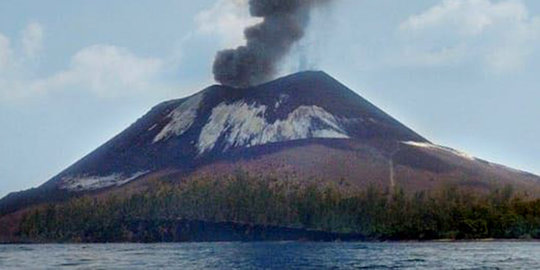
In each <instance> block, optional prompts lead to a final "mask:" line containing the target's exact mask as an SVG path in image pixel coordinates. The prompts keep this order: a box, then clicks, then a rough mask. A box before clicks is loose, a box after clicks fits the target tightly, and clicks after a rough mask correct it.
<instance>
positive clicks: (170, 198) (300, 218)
mask: <svg viewBox="0 0 540 270" xmlns="http://www.w3.org/2000/svg"><path fill="white" fill-rule="evenodd" d="M179 221H203V222H210V223H214V224H220V223H222V224H225V223H227V224H252V225H265V226H273V227H283V228H298V229H306V230H312V231H324V232H331V233H337V234H341V235H347V234H350V235H353V234H354V235H361V236H362V237H364V238H365V239H372V240H431V239H443V238H444V239H480V238H540V200H539V199H532V198H528V197H526V196H524V195H522V194H518V193H516V192H514V190H513V189H512V187H511V186H506V187H503V188H499V189H494V190H493V191H492V192H491V193H486V194H484V193H474V192H472V191H467V190H462V189H459V188H458V187H452V186H448V187H445V188H442V189H440V190H436V191H431V192H427V191H426V192H417V193H414V194H407V193H405V192H404V191H403V190H401V189H395V190H392V192H388V191H384V190H380V189H378V188H375V187H367V188H366V189H364V190H359V191H350V190H347V189H343V188H341V187H340V186H338V185H333V184H325V185H320V184H301V183H300V182H297V181H278V180H268V179H264V180H262V179H258V178H254V177H250V176H248V175H246V174H243V173H238V174H236V175H234V176H231V177H228V178H226V179H221V180H211V179H194V180H186V181H184V182H182V183H171V182H165V181H155V182H154V183H153V184H152V185H151V187H150V188H149V189H148V191H146V192H144V193H140V194H134V195H130V196H127V197H115V196H109V197H108V198H105V199H103V198H101V199H98V198H94V197H89V196H84V197H80V198H75V199H72V200H70V201H68V202H66V203H62V204H50V205H48V206H45V207H41V208H39V209H36V210H34V211H31V212H29V213H28V214H27V215H26V216H25V217H24V218H23V219H22V222H21V224H20V236H21V239H24V240H26V241H33V242H47V241H55V242H58V241H59V242H122V241H147V242H152V241H178V240H179V239H180V240H181V239H183V238H181V237H179V236H178V235H181V234H182V232H184V235H185V234H186V233H188V232H189V233H197V230H199V228H197V227H196V226H195V227H194V226H189V224H188V225H187V226H186V225H185V224H186V223H183V224H184V225H183V226H179ZM201 230H202V229H201Z"/></svg>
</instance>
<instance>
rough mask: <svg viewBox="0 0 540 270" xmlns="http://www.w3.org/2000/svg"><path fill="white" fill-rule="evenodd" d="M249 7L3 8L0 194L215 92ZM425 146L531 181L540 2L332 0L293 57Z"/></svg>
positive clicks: (209, 2)
mask: <svg viewBox="0 0 540 270" xmlns="http://www.w3.org/2000/svg"><path fill="white" fill-rule="evenodd" d="M256 22H257V20H256V19H253V18H250V17H249V16H248V12H247V8H246V0H198V1H188V0H163V1H159V2H156V1H149V0H146V1H143V0H138V1H130V2H129V4H127V2H126V1H121V0H107V1H105V0H95V1H82V0H78V1H68V0H63V1H62V0H58V1H28V0H5V1H1V2H0V196H3V195H5V194H7V193H8V192H11V191H16V190H21V189H26V188H30V187H33V186H37V185H39V184H41V183H43V182H45V181H46V180H48V179H49V178H50V177H52V176H54V175H55V174H57V173H58V172H60V171H61V170H62V169H64V168H66V167H67V166H69V165H70V164H72V163H73V162H75V161H76V160H78V159H79V158H81V157H82V156H84V155H85V154H87V153H89V152H90V151H92V150H93V149H95V148H96V147H97V146H99V145H101V144H102V143H104V142H105V141H107V140H108V139H110V138H111V137H113V136H114V135H115V134H117V133H118V132H120V131H122V130H123V129H124V128H126V127H127V126H128V125H129V124H131V123H132V122H134V121H135V120H136V119H137V118H138V117H140V116H142V115H143V114H144V113H145V112H146V111H148V110H149V109H150V108H151V107H152V106H153V105H155V104H157V103H158V102H160V101H164V100H167V99H171V98H178V97H183V96H186V95H189V94H192V93H194V92H197V91H199V90H201V89H202V88H204V87H206V86H208V85H209V84H212V83H213V82H212V76H211V64H212V59H213V57H214V55H215V52H216V51H217V50H219V49H223V48H228V47H234V46H237V45H240V44H242V42H243V38H242V29H243V27H245V26H246V25H250V24H253V23H256ZM304 58H307V59H308V66H309V67H311V68H313V69H319V70H324V71H326V72H327V73H329V74H330V75H332V76H334V77H335V78H336V79H338V80H340V81H342V82H343V83H345V84H346V85H348V86H349V87H350V88H352V89H354V90H355V91H357V92H358V93H359V94H360V95H362V96H363V97H365V98H367V99H369V100H370V101H372V102H373V103H375V104H376V105H377V106H379V107H381V108H382V109H383V110H385V111H387V112H388V113H390V114H391V115H393V116H394V117H396V118H397V119H399V120H400V121H402V122H403V123H405V124H406V125H408V126H409V127H411V128H413V129H414V130H416V131H417V132H419V133H420V134H422V135H424V136H426V137H427V138H428V139H430V140H432V141H433V142H435V143H438V144H443V145H448V146H451V147H454V148H457V149H459V150H463V151H465V152H468V153H470V154H472V155H475V156H478V157H480V158H484V159H488V160H490V161H494V162H498V163H502V164H505V165H508V166H511V167H515V168H519V169H524V170H528V171H531V172H534V173H537V174H540V163H539V162H538V161H540V140H538V138H539V137H540V125H539V124H538V119H539V117H538V116H540V106H539V105H540V102H539V101H540V89H539V88H540V77H539V76H538V70H540V2H539V1H535V0H521V1H520V0H499V1H495V0H417V1H398V0H377V1H368V0H334V2H333V4H332V5H331V7H330V8H327V9H324V10H316V11H314V14H313V18H312V22H311V26H310V29H309V31H308V35H307V36H306V38H305V39H304V40H303V41H302V42H301V43H300V44H298V45H297V46H296V47H295V48H294V49H293V51H292V53H291V55H290V56H289V57H288V58H287V59H286V61H284V63H283V65H282V69H281V70H282V71H281V73H282V74H286V73H289V72H294V71H297V68H296V67H297V66H298V65H297V63H298V62H299V59H304Z"/></svg>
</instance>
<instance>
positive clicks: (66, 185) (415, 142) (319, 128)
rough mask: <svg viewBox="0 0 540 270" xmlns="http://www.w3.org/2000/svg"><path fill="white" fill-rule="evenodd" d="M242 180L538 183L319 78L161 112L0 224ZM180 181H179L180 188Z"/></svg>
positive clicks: (200, 97) (7, 208)
mask: <svg viewBox="0 0 540 270" xmlns="http://www.w3.org/2000/svg"><path fill="white" fill-rule="evenodd" d="M238 170H243V171H246V172H249V174H250V175H253V176H257V177H263V178H268V177H271V178H274V179H282V180H283V181H289V180H291V179H296V180H299V181H304V182H335V183H344V182H346V183H347V185H348V186H347V188H352V189H362V188H365V187H367V186H374V187H379V188H381V189H386V190H391V189H394V188H401V189H403V190H405V191H408V192H417V191H422V190H432V189H435V188H437V187H441V186H444V185H449V184H453V185H457V186H460V187H463V188H466V189H470V190H474V191H479V192H482V191H488V190H490V189H492V188H493V187H497V186H504V185H508V184H511V185H513V186H514V187H515V188H516V189H519V190H523V191H526V192H529V193H531V194H538V190H539V187H540V178H539V177H537V176H535V175H532V174H530V173H527V172H523V171H518V170H514V169H510V168H507V167H505V166H502V165H498V164H494V163H490V162H487V161H484V160H481V159H478V158H475V157H472V156H470V155H467V154H465V153H462V152H460V151H457V150H454V149H451V148H448V147H444V146H440V145H436V144H434V143H432V142H430V141H428V140H427V139H425V138H424V137H422V136H421V135H419V134H417V133H415V132H414V131H413V130H411V129H409V128H408V127H406V126H405V125H403V124H401V123H400V122H398V121H397V120H396V119H394V118H392V117H391V116H389V115H388V114H386V113H385V112H383V111H382V110H380V109H378V108H377V107H376V106H374V105H373V104H371V103H370V102H368V101H367V100H365V99H363V98H362V97H361V96H359V95H358V94H356V93H355V92H353V91H352V90H350V89H348V88H347V87H346V86H344V85H342V84H341V83H339V82H338V81H336V80H335V79H333V78H332V77H330V76H329V75H327V74H326V73H324V72H315V71H310V72H301V73H297V74H293V75H290V76H287V77H283V78H280V79H277V80H275V81H272V82H269V83H266V84H262V85H259V86H254V87H250V88H244V89H236V88H231V87H226V86H221V85H214V86H211V87H209V88H206V89H204V90H202V91H201V92H199V93H197V94H195V95H192V96H190V97H187V98H183V99H177V100H171V101H167V102H163V103H161V104H159V105H157V106H155V107H154V108H152V109H151V110H150V111H149V112H148V113H147V114H146V115H144V116H143V117H142V118H140V119H139V120H137V121H136V122H135V123H134V124H132V125H131V126H130V127H128V128H127V129H126V130H125V131H123V132H121V133H120V134H118V135H117V136H116V137H114V138H113V139H111V140H110V141H108V142H107V143H105V144H104V145H102V146H101V147H99V148H97V149H96V150H95V151H93V152H92V153H90V154H89V155H87V156H86V157H84V158H82V159H81V160H79V161H78V162H76V163H75V164H73V165H72V166H70V167H68V168H67V169H66V170H64V171H62V172H61V173H59V174H58V175H57V176H55V177H53V178H52V179H50V180H49V181H47V182H46V183H44V184H43V185H41V186H39V187H37V188H33V189H30V190H26V191H21V192H15V193H11V194H9V195H8V196H6V197H5V198H3V199H2V200H0V214H1V215H5V214H9V213H12V214H13V213H15V212H17V211H19V212H20V211H24V209H27V208H28V207H30V206H32V205H38V204H43V203H50V202H58V201H63V200H66V199H68V198H72V197H74V196H80V195H83V194H92V195H96V194H106V193H108V192H116V194H120V193H122V192H144V186H145V184H146V183H147V182H149V181H148V180H149V179H156V178H160V179H174V180H178V179H184V178H188V177H212V178H219V177H222V176H223V175H228V174H231V173H234V172H235V171H238ZM178 181H180V180H178Z"/></svg>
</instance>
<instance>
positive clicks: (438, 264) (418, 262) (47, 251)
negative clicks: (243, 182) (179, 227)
mask: <svg viewBox="0 0 540 270" xmlns="http://www.w3.org/2000/svg"><path fill="white" fill-rule="evenodd" d="M539 267H540V243H538V242H455V243H453V242H452V243H432V242H430V243H416V242H415V243H339V242H337V243H313V242H255V243H240V242H229V243H172V244H47V245H0V269H203V268H204V269H238V268H240V269H284V268H293V269H321V268H322V269H433V268H437V269H538V268H539Z"/></svg>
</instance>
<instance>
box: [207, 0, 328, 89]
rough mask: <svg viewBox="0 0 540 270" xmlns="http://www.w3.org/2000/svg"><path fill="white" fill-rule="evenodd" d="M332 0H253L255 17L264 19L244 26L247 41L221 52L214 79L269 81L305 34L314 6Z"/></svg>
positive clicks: (247, 82)
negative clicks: (281, 61) (280, 63)
mask: <svg viewBox="0 0 540 270" xmlns="http://www.w3.org/2000/svg"><path fill="white" fill-rule="evenodd" d="M329 1H331V0H249V11H250V13H251V16H253V17H261V18H263V21H262V22H261V23H259V24H257V25H254V26H251V27H249V28H246V29H245V30H244V36H245V37H246V40H247V44H246V45H245V46H240V47H238V48H236V49H230V50H223V51H220V52H218V54H217V56H216V59H215V60H214V66H213V72H214V79H215V80H216V81H218V82H220V83H222V84H224V85H228V86H233V87H248V86H251V85H256V84H260V83H263V82H266V81H269V80H271V79H272V78H273V76H274V75H275V73H276V66H277V64H278V62H279V61H280V60H281V59H282V58H283V57H284V56H285V55H286V54H287V53H288V52H289V50H290V48H291V46H292V45H293V44H294V43H295V42H297V41H299V40H300V39H301V38H302V37H303V36H304V30H305V28H306V26H307V24H308V22H309V13H310V9H311V8H312V7H313V6H315V5H319V4H322V3H326V2H329Z"/></svg>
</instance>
